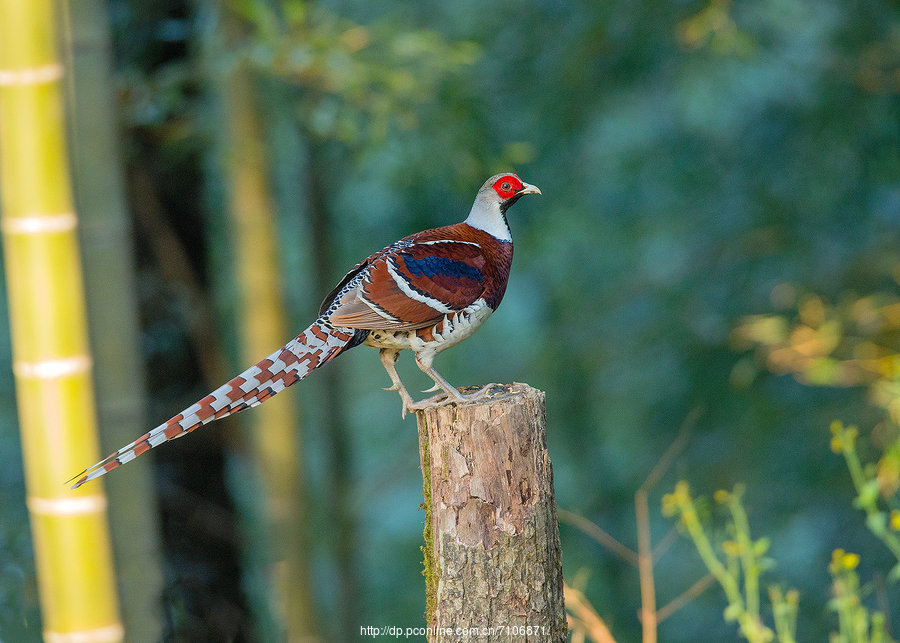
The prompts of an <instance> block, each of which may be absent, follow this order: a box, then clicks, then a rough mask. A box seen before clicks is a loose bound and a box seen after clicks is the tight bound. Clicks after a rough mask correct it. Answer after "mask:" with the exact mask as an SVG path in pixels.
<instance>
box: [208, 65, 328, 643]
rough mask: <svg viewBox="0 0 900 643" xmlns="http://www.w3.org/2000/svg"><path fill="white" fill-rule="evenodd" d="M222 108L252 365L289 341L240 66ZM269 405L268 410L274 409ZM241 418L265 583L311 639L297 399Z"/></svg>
mask: <svg viewBox="0 0 900 643" xmlns="http://www.w3.org/2000/svg"><path fill="white" fill-rule="evenodd" d="M222 86H223V98H224V102H225V109H226V120H227V125H228V127H227V131H228V134H227V135H226V136H225V141H226V150H225V165H226V167H225V170H226V183H227V197H228V221H229V227H230V238H231V240H232V244H233V247H234V252H235V273H236V276H237V282H238V288H237V291H238V296H239V298H240V302H241V306H240V310H241V314H240V324H239V332H240V359H241V363H242V364H243V363H253V362H254V361H256V360H258V359H259V356H260V355H265V354H267V353H268V352H271V351H272V350H273V348H277V347H278V345H279V344H281V343H283V342H284V341H286V340H287V339H288V338H289V331H288V328H287V322H286V319H285V315H284V303H283V297H282V288H281V280H280V273H281V271H280V267H279V263H278V256H279V252H278V247H277V238H278V233H277V230H276V229H275V222H274V218H273V213H274V206H273V204H272V200H271V198H270V196H269V188H268V185H267V176H268V171H267V167H266V161H265V155H264V150H263V147H262V141H261V139H262V132H261V129H262V127H261V124H260V119H259V114H258V112H257V108H256V106H255V104H254V91H253V82H252V77H251V75H250V72H249V71H248V70H247V69H244V68H241V67H239V68H237V69H234V70H232V72H231V73H230V74H228V75H227V77H226V78H224V79H223V83H222ZM273 402H274V404H273ZM257 411H259V412H258V413H255V414H253V415H252V416H250V417H247V418H246V419H247V421H248V422H249V423H250V424H251V425H252V432H251V435H252V445H253V451H254V456H255V457H254V460H255V462H256V464H257V466H258V467H259V472H260V474H261V477H262V481H263V485H264V488H265V494H266V521H267V523H268V529H267V533H268V536H269V538H268V540H269V542H268V543H265V545H264V546H267V547H269V548H271V550H272V551H271V555H273V556H274V558H275V559H276V560H278V561H279V563H278V564H276V565H275V566H273V571H275V572H276V576H275V577H274V578H270V579H269V582H270V583H271V586H272V587H273V589H274V590H275V593H276V597H277V602H278V604H279V609H278V610H277V611H278V612H280V617H281V621H282V623H283V625H284V627H285V628H286V630H287V636H288V639H289V640H291V641H299V640H314V637H315V624H314V617H313V609H312V605H311V597H310V594H309V579H308V577H307V569H306V564H305V562H306V558H305V557H306V550H305V548H304V547H303V521H302V516H301V513H300V512H301V511H302V509H303V494H302V482H301V475H300V471H301V466H300V465H301V459H300V456H299V453H298V444H299V435H298V433H299V427H298V421H297V418H298V415H297V406H296V396H294V395H279V396H278V397H275V398H273V399H272V400H269V401H268V402H267V403H266V404H264V405H262V406H260V407H259V408H258V409H257Z"/></svg>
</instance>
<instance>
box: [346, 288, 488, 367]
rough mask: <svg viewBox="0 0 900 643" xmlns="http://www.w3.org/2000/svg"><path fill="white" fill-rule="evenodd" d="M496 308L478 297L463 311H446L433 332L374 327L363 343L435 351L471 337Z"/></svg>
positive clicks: (400, 348)
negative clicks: (376, 328)
mask: <svg viewBox="0 0 900 643" xmlns="http://www.w3.org/2000/svg"><path fill="white" fill-rule="evenodd" d="M493 312H494V311H493V310H491V308H490V306H488V305H487V304H486V303H485V301H484V299H478V300H476V301H475V302H473V303H472V304H471V305H469V306H467V307H466V308H464V309H462V310H461V311H459V312H456V313H451V314H449V315H446V316H445V317H444V321H443V324H439V325H438V326H437V327H435V328H434V329H432V330H431V332H430V333H429V332H428V329H419V330H400V331H397V330H373V331H372V332H370V333H369V336H368V337H367V338H366V340H365V341H364V342H363V344H365V345H366V346H372V347H374V348H391V349H394V350H403V349H409V350H411V351H415V352H416V353H431V355H434V354H436V353H440V352H441V351H442V350H445V349H447V348H450V347H451V346H453V345H455V344H458V343H460V342H461V341H462V340H464V339H466V338H467V337H469V336H470V335H471V334H472V333H474V332H475V331H476V330H478V328H479V327H480V326H481V325H482V324H483V323H484V321H485V320H486V319H487V318H488V317H490V316H491V313H493Z"/></svg>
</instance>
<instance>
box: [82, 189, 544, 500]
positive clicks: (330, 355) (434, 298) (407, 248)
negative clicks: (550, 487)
mask: <svg viewBox="0 0 900 643" xmlns="http://www.w3.org/2000/svg"><path fill="white" fill-rule="evenodd" d="M540 193H541V191H540V190H539V189H538V188H537V187H535V186H533V185H529V184H528V183H525V182H523V181H522V180H521V179H520V178H519V177H518V176H516V175H515V174H512V173H506V174H497V175H496V176H492V177H491V178H489V179H488V180H487V181H486V182H485V183H484V185H482V186H481V189H479V190H478V194H477V195H476V197H475V203H474V204H473V205H472V209H471V211H470V212H469V216H468V217H467V218H466V220H465V221H463V222H461V223H456V224H454V225H449V226H444V227H441V228H435V229H433V230H425V231H424V232H419V233H417V234H413V235H410V236H408V237H405V238H403V239H400V240H399V241H397V242H395V243H392V244H391V245H389V246H387V247H386V248H384V249H383V250H380V251H378V252H376V253H375V254H373V255H371V256H370V257H368V258H366V259H364V260H363V261H361V262H359V263H358V264H356V265H355V266H354V267H353V268H352V269H351V270H350V272H348V273H347V274H346V275H345V276H344V278H343V279H341V281H340V283H339V284H338V285H337V286H335V288H334V289H333V290H332V291H331V292H330V293H328V295H327V296H326V297H325V301H324V302H323V303H322V306H321V307H320V308H319V317H318V319H316V321H314V322H313V323H312V324H311V325H310V326H309V327H308V328H307V329H306V330H304V331H303V332H302V333H300V334H299V335H297V336H296V337H295V338H294V339H292V340H291V341H289V342H288V343H287V344H285V345H284V346H283V347H281V348H280V349H278V350H277V351H275V352H274V353H272V354H271V355H269V356H268V357H266V358H265V359H263V360H261V361H260V362H258V363H256V364H254V365H253V366H251V367H250V368H248V369H247V370H245V371H244V372H243V373H241V374H240V375H238V376H237V377H235V378H233V379H231V380H229V381H228V382H227V383H225V384H223V385H222V386H220V387H219V388H217V389H216V390H215V391H213V392H212V393H210V394H209V395H207V396H206V397H204V398H203V399H201V400H200V401H198V402H196V403H195V404H193V405H192V406H190V407H188V408H186V409H185V410H183V411H182V412H181V413H179V414H178V415H176V416H174V417H172V418H171V419H169V420H168V421H166V422H164V423H163V424H160V425H159V426H157V427H156V428H155V429H152V430H151V431H149V432H147V433H145V434H144V435H142V436H141V437H139V438H138V439H137V440H135V441H134V442H132V443H131V444H128V445H126V446H124V447H122V448H121V449H119V450H118V451H116V452H115V453H112V454H110V455H109V456H107V457H106V458H104V459H103V460H101V461H100V462H98V463H97V464H95V465H93V466H92V467H89V468H87V469H85V470H84V471H82V472H81V473H79V474H78V475H76V476H74V477H73V478H72V479H71V480H69V482H71V481H72V480H75V479H76V478H77V479H78V481H77V482H76V483H75V484H74V485H73V486H72V488H73V489H77V488H78V487H80V486H81V485H83V484H84V483H85V482H87V481H89V480H93V479H94V478H99V477H100V476H102V475H104V474H106V473H108V472H110V471H112V470H113V469H115V468H116V467H119V466H120V465H122V464H125V463H126V462H129V461H131V460H133V459H134V458H136V457H137V456H139V455H141V454H142V453H145V452H147V451H149V450H150V449H152V448H153V447H157V446H159V445H160V444H162V443H163V442H167V441H169V440H173V439H175V438H179V437H181V436H183V435H186V434H188V433H190V432H191V431H193V430H194V429H196V428H198V427H200V426H202V425H204V424H207V423H208V422H211V421H213V420H218V419H219V418H222V417H225V416H227V415H231V414H233V413H237V412H238V411H243V410H244V409H246V408H249V407H251V406H256V405H257V404H261V403H262V402H265V401H266V400H267V399H268V398H270V397H272V396H273V395H275V394H276V393H278V392H280V391H281V390H283V389H285V388H287V387H288V386H290V385H291V384H294V383H295V382H299V381H300V380H302V379H303V378H304V377H306V376H307V375H309V374H310V373H311V372H312V371H313V369H316V368H318V367H320V366H322V365H323V364H326V363H327V362H329V361H331V360H332V359H334V358H335V357H337V356H338V355H340V354H341V353H343V352H344V351H346V350H349V349H351V348H353V347H354V346H359V345H360V344H364V345H366V346H371V347H373V348H378V349H380V356H381V363H382V364H383V365H384V368H385V370H386V371H387V374H388V376H389V377H390V378H391V386H390V387H389V388H387V389H385V390H388V391H397V392H398V393H399V394H400V399H401V400H402V402H403V409H402V415H403V417H406V413H407V411H416V410H419V409H422V408H425V407H426V406H429V405H433V404H442V403H449V402H454V401H457V402H465V401H469V400H474V399H478V398H479V397H481V396H483V395H484V393H485V391H486V388H487V387H485V388H482V389H480V390H479V391H476V392H475V393H470V394H468V395H464V394H462V393H460V392H459V391H458V390H457V389H455V388H454V387H453V386H451V385H450V383H449V382H447V380H445V379H444V378H443V377H442V376H441V375H440V374H439V373H438V372H437V371H436V370H435V369H434V366H433V361H434V357H435V355H437V354H438V353H440V352H441V351H443V350H446V349H447V348H449V347H451V346H453V345H454V344H458V343H459V342H461V341H462V340H464V339H466V338H467V337H469V335H471V334H472V333H474V332H475V331H476V330H477V329H478V327H479V326H481V325H482V324H483V323H484V321H485V320H486V319H487V318H488V317H489V316H490V315H491V313H493V312H494V311H495V310H496V309H497V306H499V305H500V300H501V299H503V294H504V293H505V291H506V283H507V280H508V278H509V269H510V265H511V263H512V254H513V245H512V237H511V235H510V230H509V224H508V223H507V220H506V211H507V209H509V207H510V206H511V205H512V204H513V203H515V202H516V201H518V200H519V198H521V197H522V196H524V195H526V194H540ZM404 349H409V350H411V351H413V353H415V362H416V365H417V366H418V367H419V368H420V369H421V370H422V372H424V373H425V374H426V375H428V377H430V378H431V379H432V380H434V386H433V387H432V388H431V389H429V390H428V391H425V392H426V393H428V392H433V391H438V390H440V391H443V393H439V394H437V395H435V396H434V397H430V398H427V399H425V400H421V401H418V402H416V401H414V400H413V399H412V396H411V395H410V394H409V392H408V391H407V390H406V387H405V386H404V385H403V382H402V381H401V380H400V376H399V375H398V374H397V369H396V367H395V363H396V361H397V357H398V355H399V353H400V351H402V350H404Z"/></svg>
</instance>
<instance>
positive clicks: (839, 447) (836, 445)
mask: <svg viewBox="0 0 900 643" xmlns="http://www.w3.org/2000/svg"><path fill="white" fill-rule="evenodd" d="M831 450H832V451H833V452H834V453H837V454H840V453H841V451H843V450H844V441H843V440H842V439H841V436H840V435H834V436H832V437H831Z"/></svg>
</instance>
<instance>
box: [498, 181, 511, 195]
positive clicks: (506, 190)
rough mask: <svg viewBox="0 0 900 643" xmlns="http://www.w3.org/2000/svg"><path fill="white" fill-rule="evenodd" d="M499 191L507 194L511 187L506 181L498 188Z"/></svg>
mask: <svg viewBox="0 0 900 643" xmlns="http://www.w3.org/2000/svg"><path fill="white" fill-rule="evenodd" d="M500 189H501V190H503V191H504V192H509V191H510V190H512V186H511V185H510V184H509V181H507V182H506V183H504V184H503V185H501V186H500Z"/></svg>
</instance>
